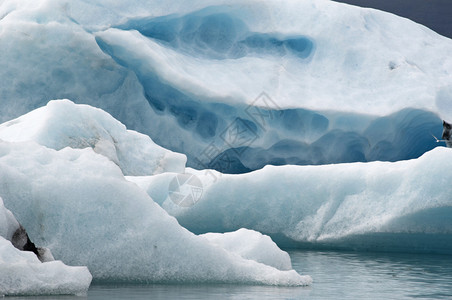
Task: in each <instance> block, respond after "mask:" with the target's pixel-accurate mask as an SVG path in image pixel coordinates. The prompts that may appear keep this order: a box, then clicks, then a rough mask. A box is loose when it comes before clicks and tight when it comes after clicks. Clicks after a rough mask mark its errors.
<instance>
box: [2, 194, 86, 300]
mask: <svg viewBox="0 0 452 300" xmlns="http://www.w3.org/2000/svg"><path fill="white" fill-rule="evenodd" d="M18 228H19V223H18V222H17V220H16V219H15V217H14V216H13V214H12V213H11V211H9V210H8V209H6V208H5V206H4V205H3V200H2V199H1V198H0V297H1V296H5V295H6V296H13V295H50V294H68V295H69V294H84V293H86V291H87V290H88V287H89V285H90V283H91V279H92V276H91V274H90V273H89V271H88V269H87V268H86V267H69V266H66V265H65V264H63V263H62V262H61V261H49V262H45V263H42V262H41V261H39V260H38V257H37V256H36V255H35V254H34V253H32V252H30V251H20V250H18V249H16V248H15V247H14V246H13V245H12V243H11V238H12V236H13V234H14V232H15V231H16V230H17V229H18Z"/></svg>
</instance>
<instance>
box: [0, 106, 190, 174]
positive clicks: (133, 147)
mask: <svg viewBox="0 0 452 300" xmlns="http://www.w3.org/2000/svg"><path fill="white" fill-rule="evenodd" d="M0 139H2V140H4V141H10V142H22V141H35V142H36V143H38V144H40V145H43V146H46V147H48V148H52V149H55V150H61V149H63V148H65V147H70V148H73V149H83V148H86V147H91V148H92V149H93V150H94V152H96V153H99V154H102V155H103V156H105V157H107V158H108V159H110V160H111V161H112V162H114V163H115V164H116V165H118V166H119V167H120V168H121V171H122V172H123V173H124V174H125V175H135V176H136V175H153V174H159V173H163V172H183V171H184V170H185V162H186V156H185V155H183V154H179V153H175V152H172V151H169V150H166V149H164V148H162V147H160V146H158V145H156V144H155V143H154V142H153V141H152V140H151V139H150V138H149V137H148V136H146V135H143V134H140V133H138V132H134V131H130V130H127V129H126V127H125V126H124V125H123V124H121V123H120V122H118V121H117V120H115V119H114V118H113V117H112V116H111V115H110V114H108V113H106V112H104V111H103V110H100V109H94V108H93V107H90V106H87V105H76V104H74V103H73V102H72V101H69V100H60V101H50V102H49V103H48V104H47V105H46V106H44V107H41V108H38V109H36V110H34V111H32V112H30V113H28V114H25V115H24V116H21V117H20V118H17V119H14V120H12V121H10V122H6V123H4V124H2V125H0Z"/></svg>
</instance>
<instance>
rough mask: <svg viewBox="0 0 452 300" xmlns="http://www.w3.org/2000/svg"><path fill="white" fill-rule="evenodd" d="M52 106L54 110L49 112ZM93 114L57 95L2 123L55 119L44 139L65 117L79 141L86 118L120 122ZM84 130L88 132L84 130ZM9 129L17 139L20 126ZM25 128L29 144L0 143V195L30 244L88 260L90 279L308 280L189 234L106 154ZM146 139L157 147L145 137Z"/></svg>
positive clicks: (69, 259) (108, 124)
mask: <svg viewBox="0 0 452 300" xmlns="http://www.w3.org/2000/svg"><path fill="white" fill-rule="evenodd" d="M50 108H53V109H54V113H55V114H54V115H53V114H48V109H50ZM63 108H65V109H66V110H65V109H63ZM80 111H82V113H81V114H80V116H84V117H85V118H86V119H85V122H79V123H71V122H70V118H68V116H71V115H75V116H77V113H78V112H80ZM99 114H100V112H99V110H98V109H95V108H92V107H88V106H77V105H74V104H72V103H71V102H68V101H56V102H51V103H50V104H49V106H48V107H46V108H43V109H38V110H35V111H33V112H32V113H31V114H29V115H27V116H25V117H24V118H23V119H18V120H16V121H15V122H13V123H9V125H11V126H10V127H9V128H12V126H14V125H13V124H14V123H16V125H17V126H18V127H19V128H20V125H24V126H25V124H27V122H25V121H24V120H26V119H29V118H31V117H30V116H33V117H36V119H37V120H42V119H46V117H48V116H49V115H50V116H52V118H50V119H49V120H59V122H56V123H54V126H50V127H47V129H46V131H49V132H50V133H48V135H46V136H50V137H51V136H52V134H53V130H55V131H58V130H59V129H60V128H63V132H64V122H65V121H66V119H67V120H68V124H72V125H74V126H72V127H71V131H70V132H71V134H72V135H71V136H72V137H73V140H75V141H77V140H78V138H80V137H84V136H91V134H92V133H96V132H97V129H98V128H99V127H96V126H91V127H89V126H88V127H87V124H90V123H91V122H96V121H102V120H103V121H104V122H105V124H104V125H105V128H112V127H114V126H115V124H117V121H115V120H114V119H111V120H109V119H108V118H106V119H102V118H101V117H99V116H102V114H100V115H99ZM31 119H33V118H31ZM22 121H23V122H22ZM37 124H40V123H39V122H38V123H37ZM75 124H78V126H75ZM2 126H6V125H5V124H4V125H2ZM86 128H89V129H90V130H92V132H91V131H88V133H89V134H88V135H86ZM16 129H17V128H16ZM124 130H125V129H124ZM12 132H14V133H15V134H18V136H19V137H20V135H21V132H20V131H19V130H13V131H12ZM35 132H37V133H39V129H38V130H36V131H35ZM22 133H23V139H31V141H16V142H7V141H1V140H0V186H2V187H4V188H3V189H1V190H0V196H1V197H2V198H3V199H4V202H5V205H7V206H8V208H10V209H11V211H13V212H14V214H15V216H16V217H17V220H18V221H19V222H20V223H21V224H22V225H23V226H24V227H25V228H27V232H28V234H29V236H30V238H31V239H32V240H33V241H34V242H35V243H36V244H39V245H43V246H46V247H49V248H50V249H52V252H53V254H54V256H55V258H56V259H60V260H62V261H64V262H65V263H67V264H71V265H84V266H87V267H88V268H89V270H90V272H91V273H92V275H93V278H94V280H97V281H108V282H129V283H130V282H191V283H195V282H217V283H242V284H265V285H288V286H293V285H306V284H309V283H310V282H311V278H310V277H309V276H300V275H299V274H298V273H296V272H295V271H294V270H292V269H290V270H278V269H276V268H275V267H273V266H270V265H266V264H263V263H261V262H258V261H257V260H258V259H256V260H254V259H255V258H254V257H251V259H245V258H244V256H240V255H239V254H236V253H235V252H234V251H228V249H227V247H221V246H218V245H217V244H215V243H210V242H209V241H208V239H206V238H203V237H198V236H196V235H194V234H192V233H191V232H189V231H187V230H186V229H185V228H183V227H181V226H180V225H179V224H178V223H177V221H176V219H174V218H173V217H171V216H169V215H168V214H167V213H166V212H165V211H164V210H163V209H162V208H161V207H160V206H159V205H157V204H156V203H155V202H153V200H152V199H151V198H150V197H149V196H148V195H147V194H146V193H145V192H144V191H143V190H141V189H140V188H139V187H138V186H137V185H136V184H134V183H131V182H129V181H127V180H125V178H124V175H123V172H122V170H121V169H120V168H119V167H118V165H117V164H115V163H114V162H113V161H112V160H111V159H109V158H108V156H106V155H102V154H98V153H96V152H95V149H93V148H92V147H86V148H83V149H73V148H70V147H64V148H62V149H61V150H55V149H50V148H48V147H45V146H42V145H39V144H37V143H36V141H39V139H35V135H34V134H30V135H27V134H28V133H29V131H23V132H22ZM129 134H131V133H129ZM132 135H134V134H132ZM37 136H39V134H38V135H37ZM19 137H18V138H17V139H18V140H20V138H19ZM60 137H64V135H63V136H61V135H60ZM35 140H36V141H35ZM62 141H66V142H69V143H70V142H71V140H70V139H67V140H64V139H62ZM146 141H147V143H148V144H149V145H150V146H153V147H155V145H154V144H153V143H152V142H151V140H150V139H146ZM117 142H118V143H119V144H121V143H124V144H126V145H127V143H128V140H127V139H120V138H118V141H117ZM76 145H77V146H78V144H76ZM149 145H148V146H149ZM63 146H64V145H63ZM68 146H70V144H68ZM144 146H146V144H144ZM118 147H119V148H121V147H122V145H118ZM132 154H133V152H132ZM164 174H167V173H164ZM170 174H171V173H170ZM264 246H265V245H264ZM269 247H270V246H269ZM271 249H273V250H274V247H271ZM262 251H265V249H262Z"/></svg>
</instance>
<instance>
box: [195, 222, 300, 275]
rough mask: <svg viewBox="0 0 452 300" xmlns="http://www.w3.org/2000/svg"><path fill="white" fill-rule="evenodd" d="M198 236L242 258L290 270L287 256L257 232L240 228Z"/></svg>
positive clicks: (268, 238)
mask: <svg viewBox="0 0 452 300" xmlns="http://www.w3.org/2000/svg"><path fill="white" fill-rule="evenodd" d="M200 236H202V237H204V238H206V239H207V240H209V242H211V243H213V244H216V245H218V246H220V247H222V248H224V249H226V250H228V251H231V252H234V253H237V254H238V255H240V256H241V257H243V258H246V259H252V260H255V261H257V262H260V263H263V264H266V265H269V266H272V267H275V268H276V269H278V270H291V269H292V263H291V261H290V257H289V254H287V252H285V251H281V249H279V247H278V246H277V245H276V244H275V242H273V241H272V239H271V238H270V237H269V236H266V235H263V234H261V233H259V232H257V231H254V230H248V229H244V228H242V229H239V230H237V231H234V232H226V233H213V232H209V233H205V234H202V235H200Z"/></svg>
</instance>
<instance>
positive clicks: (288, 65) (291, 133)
mask: <svg viewBox="0 0 452 300" xmlns="http://www.w3.org/2000/svg"><path fill="white" fill-rule="evenodd" d="M190 24H192V25H193V26H192V27H190V26H191V25H190ZM0 26H1V31H0V51H1V53H2V56H1V57H0V76H1V78H3V80H2V83H0V95H1V99H2V104H4V105H3V106H2V111H1V112H0V120H1V121H6V120H10V119H12V118H14V117H18V116H20V115H22V114H24V113H26V112H29V111H30V110H32V109H34V108H37V107H40V106H42V105H45V104H46V103H47V102H48V101H49V100H50V99H61V98H69V99H72V100H73V101H74V102H76V103H86V104H91V105H94V106H96V107H99V108H102V109H104V110H106V111H108V112H109V113H110V114H112V115H113V116H114V117H115V118H117V119H118V120H120V121H121V122H122V123H124V124H125V125H126V126H127V127H128V128H130V129H134V130H137V131H139V132H142V133H145V134H147V135H149V136H150V137H151V138H152V139H153V140H154V141H155V142H156V143H157V144H159V145H161V146H164V147H165V148H167V149H171V150H173V151H177V152H180V153H184V154H186V155H187V157H188V165H189V166H191V167H195V168H205V167H210V168H216V169H220V170H223V171H225V172H231V173H232V172H243V171H247V170H255V169H259V168H261V167H263V166H264V165H265V164H326V163H337V162H352V161H353V162H355V161H374V160H385V161H397V160H401V159H410V158H416V157H419V156H420V155H422V154H423V153H425V152H426V151H429V150H431V149H432V148H433V147H434V146H435V141H434V139H433V138H432V137H431V135H430V133H432V134H434V135H436V136H437V135H438V131H440V127H441V125H440V122H441V120H440V117H441V118H443V119H446V120H448V119H450V120H452V109H451V107H452V105H451V100H450V99H451V98H452V86H451V78H452V73H451V70H452V59H451V58H450V55H449V53H451V52H452V41H451V40H450V39H448V38H445V37H442V36H440V35H438V34H436V33H434V32H433V31H431V30H429V29H428V28H426V27H424V26H421V25H419V24H416V23H414V22H412V21H409V20H407V19H404V18H400V17H397V16H394V15H391V14H388V13H383V12H380V11H377V10H372V9H363V8H358V7H353V6H349V5H344V4H341V3H336V2H333V1H327V0H304V1H295V0H287V1H284V2H281V1H276V0H272V1H265V2H262V1H256V0H246V1H237V0H234V1H224V0H222V1H213V0H209V1H190V3H189V4H188V3H187V2H186V1H180V0H175V1H171V4H169V3H167V2H161V1H160V2H159V1H146V2H141V1H132V2H130V1H129V2H127V4H125V3H123V2H119V3H117V2H115V1H107V2H105V1H90V2H89V3H88V2H86V1H81V0H76V1H68V0H65V1H56V0H46V1H40V2H39V4H37V3H36V1H30V0H20V1H13V0H5V1H2V3H1V4H0ZM19 58H20V59H19ZM11 62H14V63H11ZM25 69H26V70H27V72H23V70H25ZM11 74H14V76H11ZM262 92H266V93H267V95H269V96H270V97H271V99H272V101H271V102H267V103H263V102H262V101H257V102H255V100H256V99H257V98H258V96H259V95H261V93H262ZM257 100H259V99H257ZM250 104H252V105H253V106H252V108H256V107H262V106H264V107H265V108H278V109H289V108H290V109H297V110H296V111H285V112H284V114H283V115H280V116H279V117H277V118H276V119H274V120H266V121H265V124H264V126H262V125H263V124H262V122H258V121H256V120H253V118H252V117H251V116H250V115H249V114H247V111H246V108H247V105H250ZM404 109H409V110H410V112H411V113H407V112H406V111H404ZM413 109H416V110H415V111H414V112H413V111H411V110H413ZM305 110H306V111H305ZM400 111H402V112H400ZM248 112H249V111H248ZM350 113H352V114H350ZM237 117H238V118H239V119H240V120H241V121H243V120H244V122H245V124H247V125H249V126H250V128H251V130H252V131H254V134H253V137H257V138H256V139H255V140H253V143H252V144H249V143H243V141H235V142H234V141H231V140H226V141H225V139H224V135H223V133H225V132H227V130H228V128H230V125H231V124H233V123H234V121H235V120H236V118H237ZM378 128H380V130H378ZM439 134H440V133H439ZM413 137H414V138H413ZM247 141H249V139H248V140H247ZM330 141H332V144H333V147H335V148H340V149H339V150H340V151H338V152H337V153H330V152H329V151H328V149H329V148H328V146H329V145H330V144H329V142H330ZM340 141H347V142H346V143H344V144H343V145H341V146H339V145H338V144H340ZM417 141H420V142H417ZM212 143H213V144H214V145H215V147H218V148H219V151H218V152H217V153H216V156H215V155H214V156H213V157H205V156H203V155H202V154H203V152H204V150H205V149H206V148H207V147H208V146H209V145H212ZM100 146H101V145H99V147H100ZM241 146H246V147H250V148H251V149H250V151H249V152H251V153H252V154H251V155H250V157H237V156H233V159H235V160H236V161H237V163H236V165H235V166H232V167H227V166H226V167H225V166H221V165H218V164H217V163H216V160H215V158H217V156H218V155H220V154H224V153H226V154H230V152H231V151H232V148H237V147H241ZM109 148H111V147H109ZM296 149H300V150H299V151H295V150H296ZM228 150H231V151H229V152H228ZM198 161H199V163H198Z"/></svg>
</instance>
